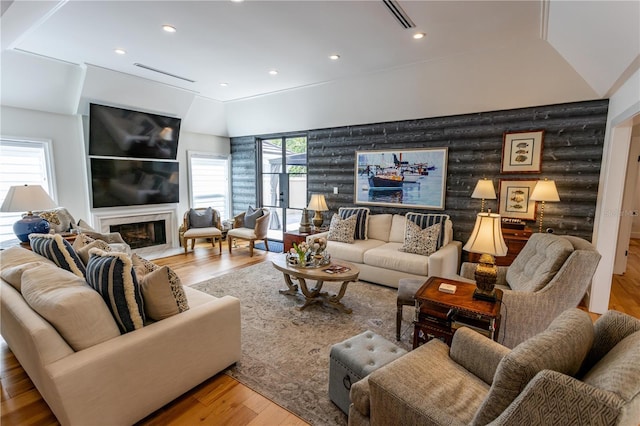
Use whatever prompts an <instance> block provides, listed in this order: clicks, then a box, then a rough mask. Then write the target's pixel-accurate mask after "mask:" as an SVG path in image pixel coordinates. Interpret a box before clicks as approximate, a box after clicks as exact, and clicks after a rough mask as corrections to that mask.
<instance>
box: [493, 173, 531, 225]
mask: <svg viewBox="0 0 640 426" xmlns="http://www.w3.org/2000/svg"><path fill="white" fill-rule="evenodd" d="M537 182H538V179H531V180H527V179H500V189H499V193H500V195H499V197H498V213H500V216H502V217H510V218H514V219H522V220H536V202H535V201H532V200H531V193H532V192H533V188H535V186H536V183H537Z"/></svg>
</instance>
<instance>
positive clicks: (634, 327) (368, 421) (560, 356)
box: [349, 308, 640, 426]
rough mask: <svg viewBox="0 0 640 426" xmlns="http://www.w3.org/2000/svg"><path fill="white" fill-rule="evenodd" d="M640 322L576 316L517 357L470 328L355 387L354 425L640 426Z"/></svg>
mask: <svg viewBox="0 0 640 426" xmlns="http://www.w3.org/2000/svg"><path fill="white" fill-rule="evenodd" d="M639 330H640V320H638V319H636V318H633V317H630V316H628V315H625V314H622V313H619V312H615V311H610V312H608V313H607V314H605V315H603V316H602V317H601V318H600V319H599V320H598V321H596V323H595V325H594V324H592V322H591V318H590V316H589V314H587V313H586V312H584V311H581V310H579V309H575V308H574V309H569V310H567V311H565V312H563V313H562V314H561V315H560V316H559V317H557V318H556V319H555V320H554V321H553V322H552V323H551V324H550V325H549V327H548V328H547V329H546V330H545V331H543V332H542V333H539V334H537V335H536V336H534V337H532V338H531V339H529V340H527V341H525V342H523V343H522V344H520V345H518V346H517V347H515V348H514V349H513V350H510V349H508V348H506V347H504V346H502V345H500V344H498V343H496V342H494V341H492V340H490V339H487V338H486V337H484V336H482V335H480V334H479V333H477V332H475V331H472V330H470V329H468V328H461V329H459V330H458V331H457V332H456V334H455V335H454V337H453V342H452V344H451V349H449V348H448V347H447V345H445V344H444V343H442V342H441V341H439V340H437V339H434V340H431V341H429V342H428V343H426V344H425V345H423V346H420V347H419V348H417V349H415V350H413V351H412V352H409V353H408V354H406V355H404V356H402V357H400V358H398V359H397V360H395V361H393V362H391V363H389V364H387V365H385V366H383V367H381V368H380V369H378V370H376V371H374V372H373V373H371V374H370V375H369V376H368V377H366V378H364V379H363V380H361V381H359V382H356V383H355V384H354V385H353V386H352V387H351V392H350V398H351V406H350V409H349V425H350V426H359V425H418V424H419V425H486V424H491V425H514V426H515V425H518V426H519V425H526V424H530V425H576V426H578V425H580V426H581V425H632V426H636V425H637V419H638V418H640V331H639Z"/></svg>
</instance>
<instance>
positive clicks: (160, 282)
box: [131, 253, 189, 321]
mask: <svg viewBox="0 0 640 426" xmlns="http://www.w3.org/2000/svg"><path fill="white" fill-rule="evenodd" d="M131 259H132V261H133V269H134V271H135V273H136V277H137V279H138V282H139V284H140V287H141V289H142V298H143V299H144V307H145V312H146V314H147V316H148V317H149V318H151V319H153V320H155V321H159V320H161V319H164V318H168V317H170V316H172V315H175V314H177V313H180V312H184V311H187V310H188V309H189V303H188V301H187V296H186V295H185V293H184V289H183V288H182V282H181V281H180V278H179V277H178V275H177V274H176V273H175V272H174V271H173V269H171V268H169V267H168V266H162V267H160V266H158V265H156V264H155V263H153V262H151V261H149V260H147V259H144V258H142V257H140V256H138V255H137V254H135V253H134V254H133V255H132V256H131Z"/></svg>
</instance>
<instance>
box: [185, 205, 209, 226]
mask: <svg viewBox="0 0 640 426" xmlns="http://www.w3.org/2000/svg"><path fill="white" fill-rule="evenodd" d="M212 222H213V209H212V208H211V207H207V209H206V210H194V209H191V210H189V224H190V225H191V227H192V228H209V227H211V226H213V225H212Z"/></svg>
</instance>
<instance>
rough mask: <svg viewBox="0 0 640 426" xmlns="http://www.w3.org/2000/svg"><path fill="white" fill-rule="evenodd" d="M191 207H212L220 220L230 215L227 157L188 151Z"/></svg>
mask: <svg viewBox="0 0 640 426" xmlns="http://www.w3.org/2000/svg"><path fill="white" fill-rule="evenodd" d="M188 157H189V195H190V198H191V207H193V208H198V207H212V208H214V209H216V210H218V211H219V212H220V217H221V220H227V219H228V218H229V217H230V210H231V200H230V199H229V194H230V190H229V157H227V156H223V155H219V154H212V153H206V152H194V151H189V152H188Z"/></svg>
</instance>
